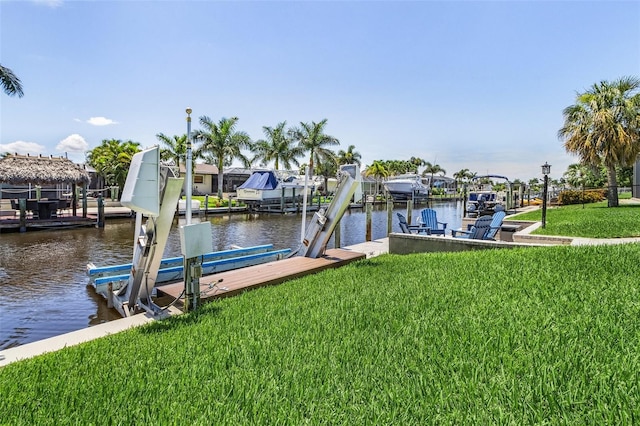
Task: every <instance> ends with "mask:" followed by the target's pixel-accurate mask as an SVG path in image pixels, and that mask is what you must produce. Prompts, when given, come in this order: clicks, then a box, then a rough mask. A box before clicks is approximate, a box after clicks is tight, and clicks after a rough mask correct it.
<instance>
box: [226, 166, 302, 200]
mask: <svg viewBox="0 0 640 426" xmlns="http://www.w3.org/2000/svg"><path fill="white" fill-rule="evenodd" d="M311 192H312V185H311V184H309V186H308V188H307V193H311ZM303 193H304V184H303V183H300V182H298V180H297V179H296V178H295V177H294V176H289V177H286V178H281V177H279V176H278V175H277V174H276V172H274V171H273V170H258V171H255V172H253V173H252V174H251V176H249V178H248V179H247V180H246V181H245V182H244V183H243V184H242V185H240V186H239V187H238V188H237V190H236V197H237V199H238V200H239V201H242V202H244V203H245V204H248V205H258V204H270V203H276V202H277V203H279V202H280V201H281V200H283V199H284V202H292V201H295V200H297V199H299V200H301V199H302V194H303Z"/></svg>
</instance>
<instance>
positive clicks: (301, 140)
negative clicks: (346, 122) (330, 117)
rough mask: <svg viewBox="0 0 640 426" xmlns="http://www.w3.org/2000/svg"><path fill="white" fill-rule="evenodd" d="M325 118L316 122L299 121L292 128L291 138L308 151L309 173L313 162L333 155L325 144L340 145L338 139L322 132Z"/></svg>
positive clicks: (312, 169) (311, 170) (325, 122)
mask: <svg viewBox="0 0 640 426" xmlns="http://www.w3.org/2000/svg"><path fill="white" fill-rule="evenodd" d="M326 125H327V119H326V118H325V119H324V120H322V121H320V122H319V123H316V122H315V121H312V122H311V124H309V123H302V122H301V123H300V127H298V128H295V129H293V130H292V135H293V139H294V140H296V141H298V144H299V145H300V147H301V148H302V149H303V150H304V151H305V152H307V151H308V152H309V169H308V170H309V173H313V172H314V163H320V162H322V161H323V160H324V159H326V158H332V157H335V153H334V152H333V151H331V150H330V149H328V148H326V147H327V146H333V145H340V141H338V139H336V138H334V137H333V136H329V135H326V134H324V128H325V126H326Z"/></svg>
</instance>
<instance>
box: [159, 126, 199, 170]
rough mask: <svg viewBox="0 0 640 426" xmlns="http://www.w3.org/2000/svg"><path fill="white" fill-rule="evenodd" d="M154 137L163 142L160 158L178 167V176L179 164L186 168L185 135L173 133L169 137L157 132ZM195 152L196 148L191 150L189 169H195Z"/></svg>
mask: <svg viewBox="0 0 640 426" xmlns="http://www.w3.org/2000/svg"><path fill="white" fill-rule="evenodd" d="M156 138H158V140H159V141H160V142H162V143H163V144H164V147H163V148H160V159H161V160H164V161H169V162H172V163H173V164H175V166H176V167H177V168H178V177H179V176H180V165H184V166H185V168H186V161H187V135H186V134H185V135H181V136H178V135H174V136H173V137H169V136H167V135H165V134H164V133H158V134H157V135H156ZM197 152H198V151H197V150H192V155H191V170H195V164H196V157H197ZM194 153H195V155H194Z"/></svg>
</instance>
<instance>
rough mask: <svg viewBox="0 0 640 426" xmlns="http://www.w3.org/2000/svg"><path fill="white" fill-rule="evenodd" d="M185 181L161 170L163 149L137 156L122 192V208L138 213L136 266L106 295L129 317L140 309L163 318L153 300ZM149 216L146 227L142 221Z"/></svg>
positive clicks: (135, 238)
mask: <svg viewBox="0 0 640 426" xmlns="http://www.w3.org/2000/svg"><path fill="white" fill-rule="evenodd" d="M183 183H184V179H182V178H177V177H175V175H174V173H173V171H172V170H171V169H170V168H169V167H167V166H162V167H161V166H160V148H159V147H158V146H155V147H153V148H151V149H147V150H144V151H141V152H138V153H136V154H135V155H134V156H133V157H132V159H131V165H130V167H129V173H128V174H127V180H126V182H125V185H124V189H123V191H122V198H121V203H122V205H123V206H125V207H128V208H130V209H131V210H133V211H135V212H136V230H137V234H136V235H135V237H134V248H133V262H132V266H131V271H130V273H129V279H128V282H127V284H126V285H124V286H122V287H121V288H119V289H117V290H113V289H112V288H111V287H110V288H109V290H108V292H107V303H108V305H109V306H110V307H111V306H112V307H114V308H115V309H116V310H117V311H118V312H119V313H120V315H122V316H123V317H128V316H131V315H133V314H134V313H136V312H137V311H138V310H139V309H144V310H145V311H147V312H149V313H152V314H153V315H157V314H160V313H161V312H162V310H161V309H160V308H159V307H158V306H156V305H155V304H154V303H153V301H152V300H151V292H152V290H153V288H154V287H155V284H156V279H157V276H158V270H159V268H160V262H161V260H162V254H163V252H164V248H165V246H166V243H167V239H168V237H169V231H170V230H171V224H172V222H173V217H174V214H175V211H176V206H177V204H178V199H179V198H180V192H181V190H182V186H183ZM143 215H145V216H147V217H148V218H147V221H146V223H145V224H144V225H143V224H142V217H143Z"/></svg>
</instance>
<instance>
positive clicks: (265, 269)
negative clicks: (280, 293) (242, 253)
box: [157, 249, 366, 301]
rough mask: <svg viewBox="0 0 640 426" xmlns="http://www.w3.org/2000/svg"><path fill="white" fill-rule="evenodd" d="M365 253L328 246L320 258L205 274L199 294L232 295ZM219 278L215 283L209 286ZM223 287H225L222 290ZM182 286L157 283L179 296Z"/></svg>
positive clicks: (162, 292)
mask: <svg viewBox="0 0 640 426" xmlns="http://www.w3.org/2000/svg"><path fill="white" fill-rule="evenodd" d="M365 257H366V256H365V254H364V253H360V252H357V251H351V250H345V249H331V250H327V252H326V254H325V255H324V256H322V257H320V258H317V259H312V258H309V257H300V256H296V257H291V258H289V259H283V260H277V261H275V262H269V263H264V264H262V265H255V266H249V267H247V268H242V269H236V270H233V271H227V272H222V273H219V274H213V275H208V276H205V277H202V278H201V279H200V295H201V296H200V298H201V300H203V301H206V300H207V299H218V298H222V297H229V296H235V295H237V294H240V293H242V292H244V291H247V290H252V289H254V288H258V287H263V286H267V285H274V284H280V283H282V282H285V281H289V280H292V279H295V278H300V277H303V276H305V275H310V274H315V273H316V272H320V271H323V270H325V269H329V268H337V267H339V266H343V265H346V264H348V263H351V262H354V261H356V260H360V259H364V258H365ZM220 279H222V282H220V283H219V284H218V285H217V287H216V288H215V289H214V288H212V286H213V285H215V284H216V283H217V282H218V281H219V280H220ZM222 288H224V289H226V290H222ZM182 290H184V281H180V282H177V283H175V284H168V285H163V286H160V287H157V291H158V296H160V297H162V296H171V297H172V298H173V299H176V298H178V297H180V295H181V293H182Z"/></svg>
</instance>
